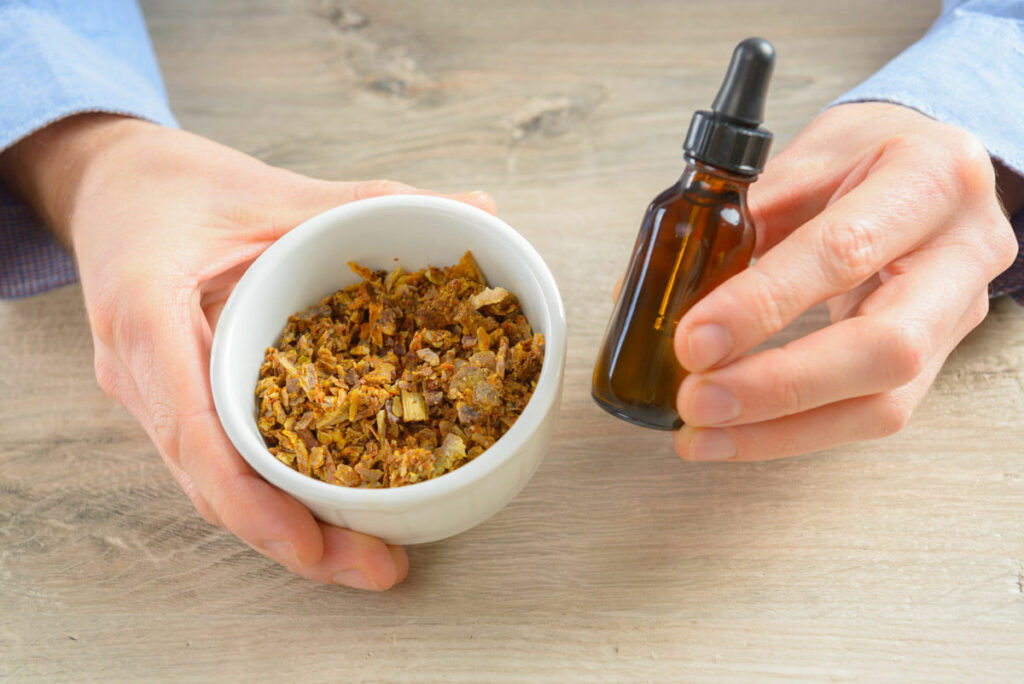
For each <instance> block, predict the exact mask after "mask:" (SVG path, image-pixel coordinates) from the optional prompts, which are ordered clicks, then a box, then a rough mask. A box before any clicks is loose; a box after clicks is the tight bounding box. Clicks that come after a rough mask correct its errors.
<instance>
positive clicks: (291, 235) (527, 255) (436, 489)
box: [210, 194, 567, 509]
mask: <svg viewBox="0 0 1024 684" xmlns="http://www.w3.org/2000/svg"><path fill="white" fill-rule="evenodd" d="M396 208H401V209H409V208H412V209H417V210H429V211H437V210H441V211H446V212H452V213H455V214H462V215H463V216H464V217H467V218H470V219H472V221H470V223H472V224H473V226H474V229H476V230H480V231H482V232H486V233H488V234H489V235H490V236H492V238H493V239H494V240H495V241H497V242H499V243H500V244H501V245H502V246H503V248H504V249H507V250H508V251H509V253H510V256H511V257H513V258H517V259H520V260H522V262H523V263H524V264H525V265H526V266H527V271H528V273H529V274H530V276H531V277H533V279H534V280H535V281H536V283H537V285H538V289H539V291H540V292H541V294H542V297H541V300H540V301H538V302H531V303H533V304H534V305H535V309H536V311H537V313H536V315H537V316H539V317H541V318H543V319H544V322H545V323H546V324H547V325H546V326H545V327H546V328H547V331H548V332H547V334H545V340H544V342H545V349H544V364H543V366H542V368H541V373H540V376H539V377H538V378H537V386H536V387H535V388H534V391H533V395H532V396H531V397H530V400H529V401H528V402H527V404H526V407H525V408H524V410H523V412H522V414H521V415H520V416H519V418H518V419H517V420H516V422H515V423H514V424H513V425H512V427H511V428H509V430H508V431H507V432H506V433H505V434H504V435H502V436H501V437H500V438H499V439H498V440H497V441H496V442H495V443H494V444H493V445H492V446H491V447H490V448H488V449H487V450H486V451H484V452H483V453H481V454H480V455H479V456H477V457H476V458H475V459H473V460H472V461H470V462H469V463H466V464H465V465H463V466H461V467H459V468H458V469H456V470H454V471H451V472H448V473H445V474H443V475H440V476H438V477H435V478H431V479H429V480H424V481H422V482H417V483H414V484H410V485H405V486H402V487H393V488H390V487H389V488H379V489H363V488H355V487H344V486H341V485H335V484H329V483H327V482H322V481H320V480H317V479H315V478H313V477H310V476H307V475H303V474H302V473H300V472H298V471H297V470H294V469H292V468H290V467H289V466H287V465H285V464H284V463H281V462H280V461H279V460H278V459H277V458H276V457H275V456H274V455H273V454H271V453H270V451H269V450H268V449H267V447H266V445H265V444H264V443H263V440H262V438H260V437H259V436H258V431H255V433H254V432H253V431H252V430H251V427H252V426H249V425H246V424H244V423H245V421H246V418H249V419H250V420H252V421H253V422H255V415H254V414H253V409H254V405H253V406H249V407H244V408H243V407H242V406H240V405H239V402H236V401H235V400H234V399H233V398H232V397H233V393H232V392H231V391H230V390H229V388H228V387H227V375H228V370H227V369H228V366H229V364H228V362H227V358H226V356H225V355H226V354H227V353H228V351H229V350H230V349H231V348H232V347H233V346H234V345H233V344H232V343H233V341H234V337H235V335H238V334H240V333H239V330H238V325H237V323H236V321H238V320H239V319H241V318H244V315H245V313H246V311H248V309H243V308H242V307H243V306H244V304H245V300H246V298H247V295H248V293H249V292H250V291H251V290H252V289H253V288H254V287H256V284H257V283H259V282H261V281H263V280H264V279H266V278H268V277H271V276H272V275H273V272H274V271H275V270H276V269H277V267H278V264H279V262H280V261H281V259H282V258H283V256H285V255H286V254H288V253H291V252H294V251H296V250H300V249H302V248H303V246H304V245H308V244H310V243H314V242H316V240H317V238H318V237H319V236H321V235H324V234H326V233H328V232H331V231H333V230H338V229H342V227H343V226H344V225H345V223H346V222H348V221H350V220H352V219H354V218H357V217H362V215H364V214H367V213H377V212H381V211H387V210H390V209H396ZM424 266H426V264H424ZM535 322H536V321H531V323H535ZM534 329H537V326H536V325H534ZM566 341H567V324H566V318H565V308H564V304H563V302H562V297H561V294H560V293H559V290H558V285H557V283H556V282H555V278H554V275H552V273H551V271H550V269H549V268H548V266H547V264H546V263H545V262H544V260H543V259H542V258H541V256H540V254H539V253H538V252H537V250H536V249H535V248H534V247H533V245H531V244H530V242H529V241H528V240H527V239H526V238H525V237H523V236H522V235H521V234H520V233H518V232H517V231H516V230H515V229H513V228H512V227H511V226H509V225H508V224H507V223H505V222H504V221H502V220H501V219H499V218H498V217H496V216H493V215H492V214H489V213H487V212H486V211H484V210H482V209H478V208H477V207H474V206H471V205H469V204H465V203H463V202H459V201H457V200H453V199H448V198H445V197H437V196H431V195H412V194H401V195H386V196H381V197H373V198H367V199H362V200H356V201H353V202H349V203H346V204H342V205H339V206H337V207H334V208H333V209H328V210H327V211H324V212H321V213H320V214H317V215H316V216H313V217H311V218H309V219H307V220H306V221H303V222H302V223H301V224H299V225H298V226H296V227H295V228H293V229H292V230H290V231H289V232H287V233H285V234H284V235H283V236H281V237H280V238H279V239H278V240H276V241H275V242H274V243H273V244H271V245H270V247H268V248H267V249H266V250H265V251H264V252H263V253H262V254H260V255H259V257H257V258H256V260H255V261H254V262H253V263H252V264H250V266H249V267H248V268H247V269H246V271H245V273H244V274H243V275H242V277H241V278H240V279H239V281H238V284H237V285H236V286H235V288H234V290H233V291H232V292H231V295H230V296H229V298H228V301H227V302H226V304H225V305H224V309H223V310H222V312H221V315H220V317H219V319H218V323H217V327H216V330H215V332H214V337H213V343H212V345H211V350H210V385H211V389H212V393H213V400H214V406H215V408H216V411H217V415H218V418H219V419H220V422H221V426H222V427H223V428H224V431H225V432H226V433H227V435H228V438H229V440H230V441H231V443H232V445H233V446H234V448H235V449H236V450H237V451H238V452H239V453H240V454H241V455H242V458H243V459H245V461H246V462H247V463H248V464H249V465H250V466H251V467H252V468H253V469H255V470H256V471H257V472H258V473H259V474H260V475H261V476H262V477H263V478H264V479H265V480H267V481H268V482H270V483H271V484H272V485H274V486H276V487H278V488H279V489H282V490H283V491H285V492H286V493H288V494H291V495H293V496H298V497H301V498H304V499H309V500H312V501H316V502H318V503H322V504H329V505H335V506H338V505H341V506H349V507H353V508H359V509H380V508H387V509H394V508H397V507H407V506H409V505H414V504H417V503H420V502H423V501H426V500H433V499H436V498H438V497H440V496H444V495H446V494H448V493H450V492H453V491H455V490H459V489H462V488H465V487H469V486H471V485H472V484H473V483H474V482H476V481H478V480H480V479H482V478H483V477H485V476H486V475H487V474H488V473H490V472H492V471H494V470H496V469H497V468H499V467H500V466H501V465H503V464H504V463H506V462H507V461H509V460H510V459H512V458H513V457H514V456H515V455H516V453H517V452H518V451H519V449H520V448H521V447H522V446H523V445H524V444H525V443H526V442H527V441H528V440H529V438H530V437H531V435H532V434H533V433H534V431H535V430H536V429H537V428H539V427H540V425H541V424H542V423H543V421H544V419H545V418H546V417H547V416H548V414H549V413H550V412H551V411H552V410H554V409H555V408H556V406H555V405H556V403H557V401H558V396H559V388H560V384H561V378H562V371H563V369H564V366H565V357H566ZM253 389H254V390H255V388H253Z"/></svg>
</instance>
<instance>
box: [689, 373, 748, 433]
mask: <svg viewBox="0 0 1024 684" xmlns="http://www.w3.org/2000/svg"><path fill="white" fill-rule="evenodd" d="M690 406H691V408H692V414H693V415H692V416H691V418H692V420H691V421H690V423H691V424H693V425H715V424H716V423H725V422H727V421H730V420H733V419H734V418H739V416H740V412H741V411H742V410H743V407H741V406H740V402H739V400H738V399H736V397H734V396H733V394H732V392H730V391H729V390H727V389H725V388H724V387H722V386H721V385H715V384H713V383H705V384H702V385H699V386H698V387H697V390H696V391H695V392H694V395H693V400H692V403H691V404H690Z"/></svg>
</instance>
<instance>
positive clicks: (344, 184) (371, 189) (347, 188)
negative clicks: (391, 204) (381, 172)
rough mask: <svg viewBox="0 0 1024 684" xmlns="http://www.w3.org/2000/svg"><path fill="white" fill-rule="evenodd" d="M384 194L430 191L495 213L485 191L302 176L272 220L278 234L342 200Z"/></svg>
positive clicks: (340, 202) (425, 192)
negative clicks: (452, 191) (447, 191)
mask: <svg viewBox="0 0 1024 684" xmlns="http://www.w3.org/2000/svg"><path fill="white" fill-rule="evenodd" d="M384 195H431V196H433V197H448V198H450V199H454V200H458V201H460V202H465V203H466V204H469V205H472V206H474V207H477V208H478V209H483V210H484V211H486V212H487V213H489V214H495V213H497V208H496V206H495V204H494V200H493V199H492V198H491V196H490V195H489V194H487V193H486V192H481V191H475V192H463V193H457V194H450V195H445V194H442V193H439V192H434V191H432V190H424V189H422V188H417V187H415V186H412V185H406V184H405V183H400V182H398V181H393V180H369V181H325V180H317V179H312V178H303V182H302V183H301V184H300V187H299V189H298V190H297V192H295V193H294V194H293V196H292V197H288V198H285V200H286V201H284V202H283V203H282V204H283V205H284V206H281V207H280V213H278V216H277V220H276V221H275V224H276V226H277V228H278V231H279V232H278V237H279V236H280V235H283V234H284V233H287V232H288V231H289V230H291V229H292V228H294V227H295V226H297V225H299V224H300V223H302V222H303V221H305V220H306V219H308V218H310V217H312V216H316V215H317V214H320V213H323V212H325V211H327V210H328V209H333V208H334V207H337V206H339V205H342V204H348V203H349V202H355V201H357V200H361V199H368V198H370V197H382V196H384Z"/></svg>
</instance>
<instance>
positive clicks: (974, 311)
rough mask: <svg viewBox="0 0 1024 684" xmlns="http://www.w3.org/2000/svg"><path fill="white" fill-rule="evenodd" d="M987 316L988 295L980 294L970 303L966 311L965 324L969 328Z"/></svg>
mask: <svg viewBox="0 0 1024 684" xmlns="http://www.w3.org/2000/svg"><path fill="white" fill-rule="evenodd" d="M986 316H988V295H982V296H981V297H978V299H977V300H976V301H975V302H974V304H972V305H971V308H970V309H968V311H967V325H968V326H969V329H970V330H973V329H974V328H976V327H978V326H979V325H981V322H982V321H984V320H985V317H986Z"/></svg>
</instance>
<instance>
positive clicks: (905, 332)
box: [881, 323, 931, 387]
mask: <svg viewBox="0 0 1024 684" xmlns="http://www.w3.org/2000/svg"><path fill="white" fill-rule="evenodd" d="M930 349H931V343H930V341H929V339H928V335H927V334H926V333H925V331H924V330H922V329H921V328H920V327H919V326H918V325H914V324H911V323H901V324H896V325H890V326H888V327H886V328H884V329H883V331H882V333H881V352H882V355H883V358H884V359H885V360H886V364H885V366H886V372H887V381H888V383H889V386H890V387H900V386H902V385H905V384H907V383H908V382H910V381H911V380H913V379H914V378H916V377H917V376H918V375H920V374H921V372H922V371H924V367H925V364H926V363H927V361H928V356H929V352H930Z"/></svg>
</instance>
